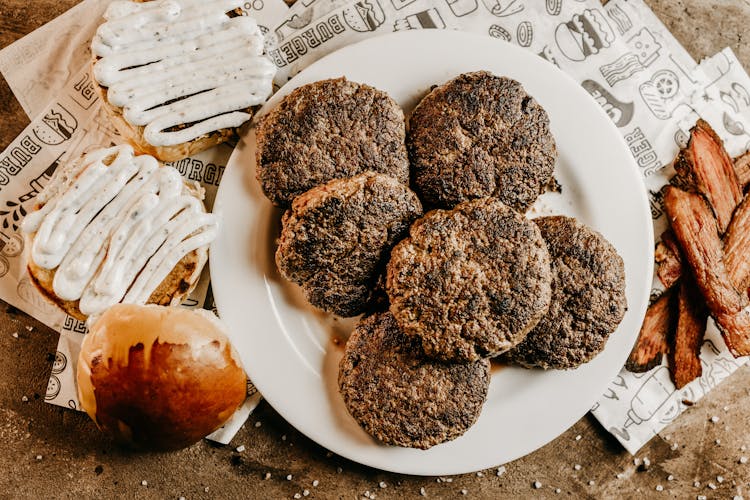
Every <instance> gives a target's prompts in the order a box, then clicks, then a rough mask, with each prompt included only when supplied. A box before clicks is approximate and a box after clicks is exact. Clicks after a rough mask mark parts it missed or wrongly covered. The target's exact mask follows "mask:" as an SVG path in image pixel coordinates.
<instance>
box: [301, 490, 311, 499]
mask: <svg viewBox="0 0 750 500" xmlns="http://www.w3.org/2000/svg"><path fill="white" fill-rule="evenodd" d="M309 494H310V490H302V496H303V497H306V496H308V495H309Z"/></svg>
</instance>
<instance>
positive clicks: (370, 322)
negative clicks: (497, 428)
mask: <svg viewBox="0 0 750 500" xmlns="http://www.w3.org/2000/svg"><path fill="white" fill-rule="evenodd" d="M489 369H490V364H489V362H488V361H487V360H480V361H475V362H470V363H443V362H440V361H436V360H432V359H429V358H426V357H425V356H424V352H423V351H422V347H421V345H420V342H419V339H415V338H412V337H409V336H407V335H405V334H404V333H403V332H402V331H401V330H400V329H399V327H398V324H397V323H396V321H395V319H394V318H393V315H392V314H391V313H390V312H384V313H379V314H376V315H374V316H370V317H368V318H365V319H363V320H361V321H360V322H359V324H358V325H357V327H356V328H355V330H354V332H353V333H352V335H351V336H350V337H349V341H348V342H347V343H346V350H345V352H344V357H343V358H342V359H341V362H340V364H339V377H338V384H339V391H340V392H341V396H342V397H343V399H344V403H345V404H346V408H347V410H348V411H349V413H350V414H351V415H352V417H354V419H355V420H356V421H357V423H359V425H360V426H362V427H363V428H364V429H365V431H367V432H368V433H369V434H370V435H372V436H374V437H375V438H377V439H378V440H380V441H381V442H383V443H385V444H391V445H396V446H407V447H411V448H422V449H427V448H430V447H431V446H434V445H436V444H440V443H443V442H445V441H450V440H451V439H455V438H457V437H458V436H460V435H462V434H463V433H464V432H466V430H467V429H468V428H469V427H471V426H472V425H473V424H474V422H475V421H476V420H477V418H478V417H479V413H480V412H481V410H482V405H483V404H484V401H485V398H486V397H487V388H488V387H489V383H490V370H489Z"/></svg>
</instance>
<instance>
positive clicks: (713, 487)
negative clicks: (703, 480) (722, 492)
mask: <svg viewBox="0 0 750 500" xmlns="http://www.w3.org/2000/svg"><path fill="white" fill-rule="evenodd" d="M708 487H709V488H711V489H712V490H715V489H716V485H715V484H714V483H708Z"/></svg>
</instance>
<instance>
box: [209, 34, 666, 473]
mask: <svg viewBox="0 0 750 500" xmlns="http://www.w3.org/2000/svg"><path fill="white" fill-rule="evenodd" d="M480 69H484V70H489V71H492V72H494V73H495V74H498V75H505V76H509V77H511V78H515V79H516V80H518V81H520V82H521V83H522V84H523V85H524V87H525V88H526V90H527V91H528V92H529V94H531V95H532V96H534V97H535V98H536V99H537V100H538V101H539V102H540V103H541V105H542V106H544V108H545V109H546V110H547V113H548V114H549V116H550V121H551V125H552V132H553V134H554V136H555V140H556V142H557V147H558V150H559V160H558V162H557V165H556V169H555V177H556V178H557V180H558V181H559V182H560V184H561V185H562V194H553V193H548V194H546V195H544V196H542V197H541V198H540V200H539V201H538V202H537V204H536V205H535V207H534V208H533V209H532V211H531V212H530V215H531V216H534V215H540V214H543V213H564V214H567V215H574V216H576V217H578V218H579V219H580V220H582V221H583V222H585V223H587V224H589V225H591V226H593V227H594V228H595V229H597V230H598V231H600V232H601V233H603V234H604V236H605V237H606V238H607V239H608V240H609V241H610V242H612V244H613V245H614V246H615V247H616V248H617V250H618V252H619V253H620V255H621V256H622V257H623V259H624V261H625V271H626V276H627V299H628V306H629V307H628V311H627V313H626V315H625V318H624V319H623V321H622V323H621V324H620V327H619V328H618V330H617V331H616V332H614V333H613V334H612V336H611V338H610V340H609V342H608V343H607V346H606V349H605V350H604V352H602V353H601V354H600V355H599V356H597V357H596V358H595V359H594V360H593V361H592V362H590V363H588V364H586V365H584V366H582V367H580V368H579V369H577V370H573V371H548V372H543V371H541V370H524V369H520V368H503V369H500V370H497V371H494V372H493V376H492V383H491V385H490V389H489V393H488V396H487V402H486V404H485V405H484V409H483V410H482V414H481V416H480V418H479V420H478V421H477V423H476V424H475V425H474V426H473V427H472V428H471V429H469V431H468V432H467V433H466V434H464V435H463V436H462V437H460V438H458V439H456V440H454V441H451V442H448V443H444V444H442V445H439V446H435V447H433V448H432V449H430V450H427V451H421V450H415V449H406V448H397V447H389V446H383V445H380V444H378V443H376V442H375V441H374V440H373V439H372V438H370V437H369V436H368V435H367V434H366V433H365V432H364V431H362V430H361V429H360V428H359V427H358V425H357V424H356V422H355V421H354V420H353V419H352V418H351V417H350V416H349V415H348V413H347V412H346V409H345V407H344V404H343V402H342V400H341V397H340V396H339V394H338V391H337V388H336V387H337V386H336V377H337V372H338V369H337V365H338V361H339V359H340V357H341V353H342V349H341V347H340V346H337V345H336V344H335V343H334V342H333V341H332V339H333V338H334V337H337V338H341V337H344V338H345V337H346V336H347V335H348V333H349V331H350V328H351V327H352V325H353V322H352V321H351V320H335V319H333V318H332V317H330V316H328V315H325V314H322V313H319V312H316V311H314V310H313V309H312V308H311V307H310V306H308V305H307V304H306V303H305V301H304V299H303V298H302V295H301V293H300V292H299V290H297V289H296V287H295V286H293V285H291V284H289V283H286V282H285V281H284V280H283V279H282V278H281V277H280V276H279V274H278V271H277V270H276V266H275V264H274V257H273V255H274V251H275V238H276V236H277V234H278V224H279V222H278V221H279V217H280V212H279V211H278V210H277V209H274V208H273V207H272V206H271V203H270V202H269V201H268V200H267V199H266V198H265V197H264V196H263V194H262V192H261V190H260V187H259V186H258V184H257V182H256V181H255V136H254V133H253V130H252V129H251V130H250V131H249V133H248V134H247V135H246V137H245V138H244V140H243V141H241V143H240V144H239V145H238V147H237V149H236V150H235V151H234V154H233V155H232V157H231V158H230V160H229V164H228V165H227V169H226V172H225V173H224V177H223V179H222V182H221V186H220V187H219V192H218V195H217V198H216V205H215V212H218V213H221V215H222V216H223V226H222V230H221V232H220V234H219V236H218V238H217V239H216V241H215V242H214V243H213V245H212V246H211V260H210V262H211V277H212V283H213V290H214V295H215V299H216V304H217V306H218V310H219V314H220V316H221V317H222V318H223V320H224V321H225V322H226V323H227V324H228V326H229V330H230V334H231V338H232V341H233V342H234V345H235V346H236V347H237V350H238V351H239V353H240V355H241V356H242V360H243V362H244V363H245V368H246V370H247V373H248V375H249V376H250V378H251V379H252V380H253V382H255V385H256V386H257V387H258V389H259V390H260V392H261V393H262V394H263V396H264V397H265V398H266V400H268V402H269V403H270V404H271V405H272V406H273V407H274V408H275V409H276V410H277V411H278V412H279V413H280V414H281V416H283V417H284V418H285V419H286V420H288V421H289V422H290V423H291V424H292V425H293V426H294V427H296V428H297V429H298V430H300V431H301V432H302V433H304V434H305V435H307V436H308V437H310V438H311V439H313V440H314V441H316V442H318V443H319V444H320V445H322V446H324V447H326V448H328V449H329V450H331V451H333V452H335V453H337V454H339V455H341V456H344V457H346V458H349V459H351V460H354V461H356V462H360V463H362V464H366V465H369V466H372V467H377V468H379V469H385V470H389V471H394V472H400V473H406V474H422V475H440V474H458V473H464V472H469V471H475V470H479V469H483V468H487V467H490V466H493V465H497V464H501V463H505V462H508V461H510V460H513V459H516V458H518V457H521V456H523V455H525V454H527V453H530V452H532V451H534V450H536V449H537V448H539V447H541V446H543V445H544V444H546V443H548V442H549V441H551V440H552V439H554V438H555V437H557V436H558V435H560V434H561V433H562V432H563V431H565V430H566V429H567V428H568V427H570V426H571V425H572V424H573V423H575V422H576V421H577V420H578V419H579V418H581V416H583V415H584V414H585V413H586V412H587V411H588V410H589V409H590V408H591V406H592V405H593V404H594V402H595V401H596V400H597V399H598V398H599V397H600V396H601V394H602V393H603V391H604V387H605V385H606V384H607V383H608V382H610V381H611V380H612V379H613V378H614V377H615V375H616V374H617V372H618V371H619V370H620V367H622V365H623V363H624V362H625V359H626V357H627V355H628V353H629V352H630V349H631V346H632V345H633V343H634V341H635V338H636V335H637V333H638V330H639V327H640V324H641V320H642V318H643V314H644V311H645V308H646V305H647V301H648V296H649V287H650V284H651V278H652V248H653V229H652V224H651V216H650V212H649V209H648V203H647V199H646V195H645V191H644V188H643V185H642V181H641V177H640V174H639V172H638V170H637V167H636V165H635V163H634V161H633V158H632V157H631V155H630V153H629V152H628V149H627V147H626V145H625V143H624V141H623V140H622V138H621V136H620V134H619V133H618V131H617V129H616V128H615V126H614V125H613V124H612V123H611V121H610V120H609V118H608V117H607V115H606V114H605V113H604V112H603V111H602V110H601V109H600V108H599V106H598V105H597V104H596V103H595V102H594V101H593V100H592V99H591V97H589V95H588V94H587V93H586V92H585V91H584V90H583V89H582V88H581V87H579V86H578V85H577V84H576V83H575V82H574V81H573V80H572V79H570V78H568V77H567V76H566V75H564V74H563V73H562V72H561V71H559V70H557V69H556V68H555V67H553V66H552V65H551V64H549V63H548V62H545V61H544V60H542V59H541V58H539V57H537V56H536V55H534V54H532V53H530V52H527V51H525V50H523V49H520V48H518V47H516V46H513V45H510V44H507V43H504V42H501V41H498V40H495V39H492V38H488V37H479V36H475V35H468V34H465V33H459V32H455V31H443V30H424V31H422V30H420V31H413V32H403V33H394V34H390V35H386V36H382V37H377V38H372V39H369V40H366V41H364V42H361V43H358V44H356V45H352V46H349V47H346V48H344V49H342V50H339V51H337V52H335V53H333V54H330V55H329V56H327V57H325V58H324V59H321V60H320V61H318V62H317V63H315V64H313V65H311V66H310V67H308V68H307V69H305V70H304V71H302V72H301V73H300V74H298V75H297V76H296V77H294V78H293V79H292V80H290V81H289V82H288V83H287V84H286V85H285V86H284V87H283V88H282V89H281V90H280V91H279V92H278V93H276V94H275V95H274V96H273V98H272V99H271V100H270V101H269V102H268V103H267V104H266V105H265V106H264V108H263V109H262V110H261V113H265V112H267V111H268V110H269V109H272V108H273V107H275V106H276V105H277V104H278V103H279V101H280V100H281V98H282V97H283V96H284V95H286V94H288V93H289V92H290V91H291V90H292V89H294V88H296V87H298V86H300V85H304V84H306V83H310V82H313V81H317V80H321V79H325V78H331V77H339V76H342V75H344V76H346V77H347V78H348V79H350V80H353V81H357V82H364V83H368V84H370V85H372V86H374V87H377V88H379V89H382V90H384V91H386V92H388V93H389V94H390V95H391V96H392V97H393V98H394V99H395V100H396V101H398V103H399V104H401V106H402V107H403V108H404V110H405V111H406V112H407V113H408V112H410V111H411V109H412V108H413V107H414V105H415V104H416V103H417V102H418V100H419V99H420V98H421V96H423V95H424V94H425V92H426V91H427V90H428V89H429V88H430V86H431V85H434V84H442V83H443V82H445V81H447V80H449V79H451V78H452V77H454V76H456V75H458V74H460V73H463V72H467V71H475V70H480Z"/></svg>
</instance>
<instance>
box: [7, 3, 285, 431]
mask: <svg viewBox="0 0 750 500" xmlns="http://www.w3.org/2000/svg"><path fill="white" fill-rule="evenodd" d="M108 4H109V2H108V1H105V0H86V1H84V2H82V3H80V4H78V5H77V6H76V7H74V8H72V9H70V10H69V11H68V12H66V13H64V14H63V15H61V16H60V17H58V18H56V19H54V20H53V21H51V22H50V23H48V24H46V25H44V26H43V27H41V28H39V29H38V30H36V31H34V32H32V33H30V34H29V35H27V36H25V37H23V38H22V39H20V40H18V41H16V42H15V43H13V44H12V45H10V46H8V47H6V48H5V49H3V50H2V51H0V72H2V74H3V76H4V77H5V79H6V81H7V82H8V84H9V85H10V87H11V89H12V90H13V92H14V94H15V95H16V97H17V98H18V100H19V102H20V103H21V105H22V107H23V109H24V110H25V111H26V113H27V114H28V116H29V117H30V118H31V119H32V121H31V124H30V125H29V126H28V127H26V129H25V130H24V131H23V132H22V133H21V134H20V135H19V136H18V137H17V138H16V140H15V141H13V143H12V144H11V145H10V146H8V148H7V149H6V150H5V151H4V152H3V153H2V154H0V298H2V299H3V300H5V301H6V302H8V303H9V304H12V305H13V306H15V307H17V308H19V309H21V310H23V311H25V312H27V313H28V314H30V315H32V316H34V317H35V318H36V319H38V320H40V321H41V322H43V323H44V324H46V325H48V326H50V327H51V328H53V329H55V330H57V331H58V332H60V340H59V343H58V347H57V353H56V355H55V361H54V363H53V366H52V372H51V374H50V378H49V382H48V385H47V392H46V395H45V400H46V401H47V402H48V403H52V404H56V405H60V406H64V407H68V408H72V409H74V410H81V407H80V403H79V401H78V396H77V388H76V382H75V374H76V363H77V360H78V353H79V351H80V345H81V341H82V340H83V336H84V335H85V334H86V326H85V325H84V323H82V322H80V321H78V320H76V319H75V318H72V317H70V316H68V315H66V314H65V313H63V312H61V311H59V310H58V309H57V308H56V307H55V306H53V305H51V304H50V303H49V302H47V301H46V300H45V299H44V298H43V297H42V296H41V295H40V294H39V293H38V292H37V290H36V288H35V287H34V285H33V284H32V283H31V281H30V280H29V277H28V276H27V273H26V265H25V258H24V251H25V249H24V240H23V237H22V236H21V233H20V230H19V226H20V224H21V221H22V219H23V217H24V216H25V215H26V214H27V213H28V212H29V211H30V210H32V208H33V205H34V198H35V196H36V194H37V193H38V192H39V191H40V190H41V189H42V188H43V187H44V186H45V185H46V184H47V182H48V181H49V179H50V177H51V175H52V173H53V172H54V170H55V168H56V167H57V166H58V165H59V164H61V163H63V162H65V161H66V160H67V159H68V158H75V157H77V156H79V155H80V154H82V153H84V152H86V151H87V150H89V149H92V148H95V147H99V146H108V145H110V144H112V143H115V142H122V141H121V139H119V136H118V133H117V131H116V130H114V128H113V127H111V126H110V125H109V119H108V117H107V116H106V114H105V111H104V109H103V108H102V106H101V103H100V102H99V99H98V96H97V93H96V91H95V90H94V87H93V85H92V82H91V77H90V75H89V66H90V64H89V62H90V60H91V53H90V50H89V45H90V43H91V38H92V36H93V34H94V32H95V31H96V28H97V27H98V25H99V24H100V23H101V22H102V18H101V15H102V14H103V13H104V10H105V9H106V7H107V5H108ZM245 9H246V10H247V11H248V12H247V13H248V14H249V15H252V16H253V17H254V18H255V19H257V21H258V24H259V25H260V26H262V27H264V29H265V31H269V30H270V28H271V27H273V26H275V25H276V24H277V23H278V21H279V19H281V18H282V17H284V16H286V14H287V10H288V7H287V6H286V4H285V3H284V2H283V1H282V0H256V1H254V2H247V3H246V4H245ZM71 70H72V71H71ZM231 153H232V146H230V145H226V144H223V145H219V146H216V147H214V148H212V149H210V150H208V151H204V152H202V153H200V154H197V155H195V156H192V157H190V158H185V159H183V160H180V161H177V162H174V163H172V165H173V166H174V167H175V168H177V169H178V170H179V171H180V173H181V174H182V175H183V176H184V177H185V178H186V179H189V180H194V181H199V182H200V183H201V185H202V186H203V188H204V189H205V193H206V197H205V200H204V201H205V203H206V207H207V208H208V209H209V210H210V209H211V207H212V206H213V202H214V198H215V196H216V190H217V187H218V185H219V182H220V181H221V177H222V175H223V173H224V168H225V165H226V162H227V160H228V159H229V156H230V155H231ZM183 306H184V307H189V308H205V309H211V310H214V312H215V307H214V301H213V294H212V293H211V284H210V277H209V273H208V267H206V269H205V270H204V273H203V275H202V276H201V279H200V281H199V282H198V285H197V286H196V288H195V290H194V291H193V293H192V294H191V295H190V297H189V298H188V299H187V300H186V301H185V303H184V304H183ZM260 399H261V395H260V393H258V391H257V390H256V389H255V387H254V386H253V384H252V382H250V381H248V396H247V399H246V400H245V403H244V404H243V405H242V406H241V407H240V408H239V409H238V410H237V412H236V413H235V414H234V416H233V417H232V418H231V419H230V420H229V421H228V422H227V423H226V424H225V425H224V427H222V428H220V429H218V430H217V431H215V432H214V433H213V434H211V435H210V436H208V437H209V439H212V440H214V441H218V442H221V443H225V444H226V443H228V442H229V441H230V440H231V439H232V437H233V436H234V435H235V434H236V433H237V431H238V430H239V429H240V427H242V425H243V424H244V423H245V421H246V420H247V417H248V415H250V413H251V412H252V411H253V409H255V407H256V406H257V405H258V402H259V401H260Z"/></svg>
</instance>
